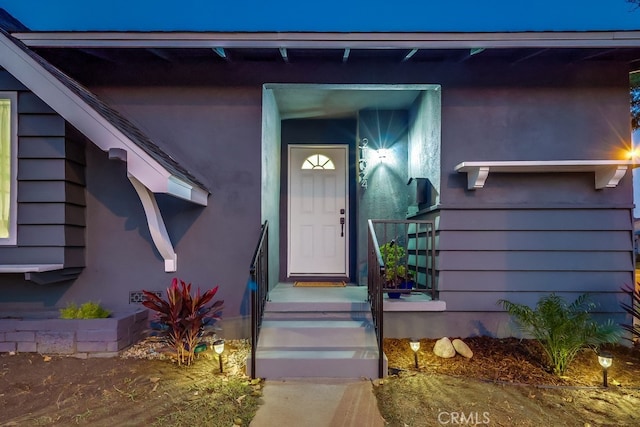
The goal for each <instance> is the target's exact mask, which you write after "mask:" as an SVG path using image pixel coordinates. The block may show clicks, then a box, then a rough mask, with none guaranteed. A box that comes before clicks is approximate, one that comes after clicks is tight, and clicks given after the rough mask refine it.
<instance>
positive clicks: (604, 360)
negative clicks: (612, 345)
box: [598, 351, 613, 387]
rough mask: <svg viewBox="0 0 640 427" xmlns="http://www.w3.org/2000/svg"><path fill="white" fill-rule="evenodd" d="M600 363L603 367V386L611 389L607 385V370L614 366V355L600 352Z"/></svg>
mask: <svg viewBox="0 0 640 427" xmlns="http://www.w3.org/2000/svg"><path fill="white" fill-rule="evenodd" d="M598 363H600V366H602V385H603V386H604V387H609V384H607V369H609V368H610V367H611V365H612V364H613V354H611V353H609V352H607V351H600V352H598Z"/></svg>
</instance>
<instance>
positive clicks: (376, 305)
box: [367, 220, 384, 378]
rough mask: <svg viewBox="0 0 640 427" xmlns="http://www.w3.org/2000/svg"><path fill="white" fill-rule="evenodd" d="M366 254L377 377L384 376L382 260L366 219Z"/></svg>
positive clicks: (371, 227) (370, 225)
mask: <svg viewBox="0 0 640 427" xmlns="http://www.w3.org/2000/svg"><path fill="white" fill-rule="evenodd" d="M368 229H369V232H368V233H367V234H368V236H369V237H368V255H367V293H368V297H369V304H370V305H371V318H372V320H373V326H374V329H375V332H376V341H377V343H378V377H379V378H382V377H384V344H383V339H384V331H383V327H384V322H383V316H384V311H383V310H382V302H383V299H382V298H383V295H382V288H383V286H382V282H383V278H384V262H383V261H382V256H381V255H380V246H379V245H378V239H377V237H376V230H375V228H374V226H373V221H372V220H369V221H368Z"/></svg>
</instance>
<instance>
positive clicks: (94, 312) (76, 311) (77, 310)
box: [60, 301, 111, 319]
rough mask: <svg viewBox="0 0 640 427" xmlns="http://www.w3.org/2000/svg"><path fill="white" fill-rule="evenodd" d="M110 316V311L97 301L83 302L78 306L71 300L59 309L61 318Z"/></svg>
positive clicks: (100, 317) (101, 317) (102, 317)
mask: <svg viewBox="0 0 640 427" xmlns="http://www.w3.org/2000/svg"><path fill="white" fill-rule="evenodd" d="M109 316H111V312H110V311H109V310H106V309H104V308H102V306H100V304H99V303H97V302H92V301H89V302H85V303H84V304H82V305H81V306H80V307H78V306H77V305H76V304H75V303H73V302H71V303H69V304H67V306H66V307H65V308H61V309H60V318H61V319H104V318H107V317H109Z"/></svg>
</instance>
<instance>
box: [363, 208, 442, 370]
mask: <svg viewBox="0 0 640 427" xmlns="http://www.w3.org/2000/svg"><path fill="white" fill-rule="evenodd" d="M368 229H369V231H368V233H367V234H368V254H367V266H368V267H367V292H368V299H369V304H370V305H371V317H372V320H373V326H374V329H375V333H376V340H377V342H378V375H379V376H380V378H382V377H383V376H384V304H383V303H384V293H385V292H390V291H392V292H397V291H398V289H395V288H388V287H387V285H386V282H385V272H386V268H387V267H388V266H385V262H384V261H385V260H384V258H383V257H382V251H381V250H380V242H384V243H390V242H393V244H398V245H400V246H402V247H403V248H404V250H405V255H404V257H403V261H402V262H403V264H404V268H405V270H404V271H405V272H408V271H413V272H414V273H415V277H414V278H413V280H414V281H415V285H416V288H415V289H411V290H401V291H403V292H411V293H422V294H429V295H430V296H431V299H432V300H435V299H436V297H437V286H436V266H435V259H436V258H435V257H436V248H435V225H434V223H433V221H411V220H371V219H370V220H368Z"/></svg>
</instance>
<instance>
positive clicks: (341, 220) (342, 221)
mask: <svg viewBox="0 0 640 427" xmlns="http://www.w3.org/2000/svg"><path fill="white" fill-rule="evenodd" d="M340 237H344V217H341V218H340Z"/></svg>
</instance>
